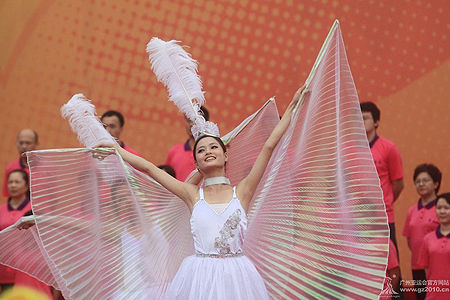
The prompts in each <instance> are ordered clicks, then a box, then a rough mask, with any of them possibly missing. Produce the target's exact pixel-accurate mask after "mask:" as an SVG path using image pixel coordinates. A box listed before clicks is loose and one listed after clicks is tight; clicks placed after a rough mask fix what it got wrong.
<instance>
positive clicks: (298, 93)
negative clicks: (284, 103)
mask: <svg viewBox="0 0 450 300" xmlns="http://www.w3.org/2000/svg"><path fill="white" fill-rule="evenodd" d="M305 89H306V83H304V84H303V85H302V86H301V87H300V88H299V89H298V90H297V91H296V92H295V94H294V97H292V100H291V102H290V103H289V105H288V107H287V108H286V112H285V113H284V115H283V117H284V116H286V117H289V116H290V115H291V114H292V112H293V111H294V108H295V107H296V106H297V103H298V101H299V100H300V96H301V95H302V94H303V93H309V92H310V91H309V90H305Z"/></svg>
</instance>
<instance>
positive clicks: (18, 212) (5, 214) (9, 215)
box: [0, 198, 31, 284]
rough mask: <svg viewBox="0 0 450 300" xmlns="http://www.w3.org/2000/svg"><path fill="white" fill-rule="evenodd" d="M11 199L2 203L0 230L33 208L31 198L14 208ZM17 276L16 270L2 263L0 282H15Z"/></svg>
mask: <svg viewBox="0 0 450 300" xmlns="http://www.w3.org/2000/svg"><path fill="white" fill-rule="evenodd" d="M9 201H10V199H8V201H7V202H6V203H4V204H2V205H0V230H3V229H5V228H6V227H8V226H11V225H13V224H14V223H16V222H17V220H19V219H20V218H21V217H23V215H24V214H25V213H27V212H28V211H30V210H31V202H30V199H29V198H27V199H26V200H25V201H24V202H23V203H22V204H21V205H20V206H19V207H18V208H17V209H13V208H12V207H11V205H10V204H9ZM15 276H16V270H14V269H12V268H9V267H7V266H4V265H0V284H3V283H13V282H14V280H15Z"/></svg>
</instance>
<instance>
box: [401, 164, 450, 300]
mask: <svg viewBox="0 0 450 300" xmlns="http://www.w3.org/2000/svg"><path fill="white" fill-rule="evenodd" d="M441 179H442V174H441V171H439V169H438V168H437V167H436V166H434V165H432V164H421V165H418V166H417V167H416V169H415V170H414V176H413V180H414V185H415V187H416V191H417V194H419V200H418V202H417V204H414V205H413V206H411V207H410V208H409V210H408V216H407V217H406V221H405V227H404V228H403V235H404V236H405V237H406V238H407V240H408V247H409V249H410V250H411V270H412V276H413V279H414V287H415V291H416V295H417V299H425V295H426V293H425V289H424V287H425V286H426V285H423V284H422V283H423V281H425V280H426V276H425V270H424V269H423V268H421V267H420V266H419V265H418V255H419V251H420V248H421V247H422V244H423V238H424V237H425V235H427V234H428V233H429V232H432V231H433V230H435V229H436V227H437V226H438V224H439V223H438V220H437V217H436V210H435V206H436V197H437V196H436V195H437V193H438V191H439V187H440V185H441ZM420 291H423V292H420Z"/></svg>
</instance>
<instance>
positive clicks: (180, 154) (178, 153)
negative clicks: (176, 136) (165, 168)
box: [165, 140, 195, 181]
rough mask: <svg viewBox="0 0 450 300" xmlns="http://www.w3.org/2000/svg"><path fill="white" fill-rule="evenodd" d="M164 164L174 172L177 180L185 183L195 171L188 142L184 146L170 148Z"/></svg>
mask: <svg viewBox="0 0 450 300" xmlns="http://www.w3.org/2000/svg"><path fill="white" fill-rule="evenodd" d="M165 164H166V165H169V166H171V167H172V168H173V169H174V170H175V175H176V178H177V179H178V180H181V181H185V180H186V178H187V177H188V176H189V174H191V172H192V171H194V170H195V162H194V155H193V154H192V149H191V147H190V146H189V140H187V141H186V142H185V143H184V144H177V145H175V146H173V147H172V148H170V150H169V154H167V159H166V163H165Z"/></svg>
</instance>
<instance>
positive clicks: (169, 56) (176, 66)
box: [147, 37, 205, 122]
mask: <svg viewBox="0 0 450 300" xmlns="http://www.w3.org/2000/svg"><path fill="white" fill-rule="evenodd" d="M177 42H178V41H174V40H172V41H169V42H165V41H163V40H161V39H159V38H156V37H154V38H152V39H151V40H150V42H149V43H148V45H147V52H148V54H149V60H150V63H151V65H152V70H153V72H154V73H155V75H156V77H157V78H158V81H160V82H162V83H163V84H164V85H166V87H167V88H168V90H169V100H170V101H172V102H174V103H175V105H176V106H177V107H178V109H179V110H180V111H181V112H182V113H184V114H185V115H186V117H188V118H189V119H190V120H191V121H193V122H195V120H196V119H198V118H199V116H200V115H199V111H200V106H202V105H203V103H204V102H205V97H204V94H203V91H202V82H201V80H200V77H199V76H198V74H197V61H196V60H194V59H193V58H192V57H191V55H190V54H189V53H187V52H186V51H184V49H183V48H182V47H181V46H180V45H178V44H177ZM194 99H195V100H194Z"/></svg>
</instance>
